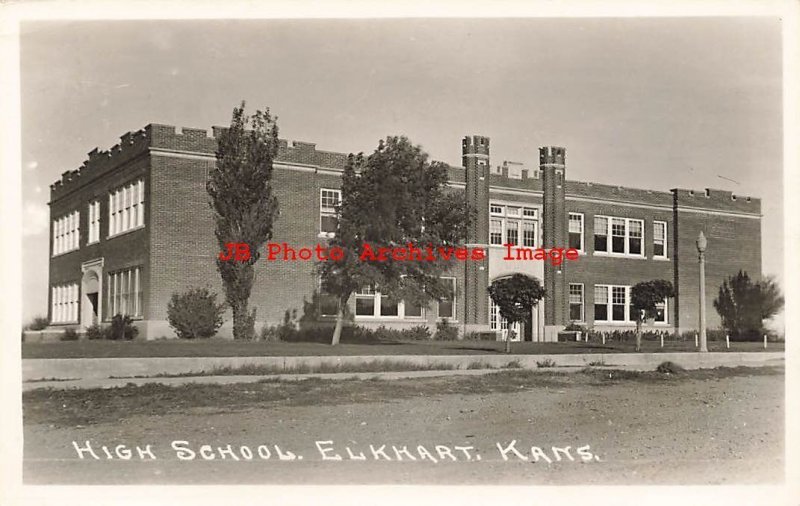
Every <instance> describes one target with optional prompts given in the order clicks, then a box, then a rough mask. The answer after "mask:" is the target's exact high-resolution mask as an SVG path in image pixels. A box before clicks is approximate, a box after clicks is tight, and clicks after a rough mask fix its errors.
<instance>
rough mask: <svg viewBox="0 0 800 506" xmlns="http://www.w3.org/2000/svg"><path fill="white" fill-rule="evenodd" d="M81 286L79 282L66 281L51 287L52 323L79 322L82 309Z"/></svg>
mask: <svg viewBox="0 0 800 506" xmlns="http://www.w3.org/2000/svg"><path fill="white" fill-rule="evenodd" d="M79 300H80V287H79V286H78V283H66V284H60V285H53V286H51V287H50V323H52V324H53V325H64V324H71V323H78V314H79V309H80V301H79Z"/></svg>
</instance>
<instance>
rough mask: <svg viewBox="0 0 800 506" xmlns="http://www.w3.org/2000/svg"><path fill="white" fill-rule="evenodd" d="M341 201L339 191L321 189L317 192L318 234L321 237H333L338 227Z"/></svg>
mask: <svg viewBox="0 0 800 506" xmlns="http://www.w3.org/2000/svg"><path fill="white" fill-rule="evenodd" d="M341 200H342V192H341V190H331V189H328V188H322V189H321V190H320V192H319V232H320V234H321V235H326V236H328V237H333V236H334V235H335V234H336V229H337V228H338V226H339V214H338V213H339V210H338V207H339V204H340V202H341Z"/></svg>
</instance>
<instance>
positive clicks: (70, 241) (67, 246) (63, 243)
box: [53, 211, 81, 256]
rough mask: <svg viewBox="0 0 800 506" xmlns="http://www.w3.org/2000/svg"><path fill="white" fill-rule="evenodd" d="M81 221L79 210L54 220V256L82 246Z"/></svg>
mask: <svg viewBox="0 0 800 506" xmlns="http://www.w3.org/2000/svg"><path fill="white" fill-rule="evenodd" d="M80 221H81V215H80V212H78V211H73V212H71V213H69V214H68V215H66V216H62V217H61V218H58V219H57V220H55V221H53V256H56V255H60V254H62V253H66V252H68V251H72V250H76V249H78V248H80V241H81V231H80Z"/></svg>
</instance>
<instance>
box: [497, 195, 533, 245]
mask: <svg viewBox="0 0 800 506" xmlns="http://www.w3.org/2000/svg"><path fill="white" fill-rule="evenodd" d="M492 221H495V222H497V221H499V222H500V227H501V229H500V233H501V241H500V243H499V244H498V243H496V242H493V241H492V235H491V232H492V230H491V223H492ZM524 223H529V224H531V223H532V224H533V236H534V244H525V226H524ZM511 224H513V225H514V227H513V228H514V229H515V230H516V232H517V243H516V244H515V246H521V247H524V248H537V247H539V243H540V241H539V210H538V209H536V208H534V207H526V206H524V205H523V204H521V203H520V204H512V203H508V204H507V203H502V204H501V203H497V202H492V203H489V245H490V246H494V247H503V246H505V245H506V244H508V232H509V230H511V228H512V227H511Z"/></svg>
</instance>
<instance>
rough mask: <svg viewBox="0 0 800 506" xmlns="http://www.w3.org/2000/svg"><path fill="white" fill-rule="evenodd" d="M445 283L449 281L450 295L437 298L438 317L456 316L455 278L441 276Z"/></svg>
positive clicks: (450, 317) (453, 317) (452, 317)
mask: <svg viewBox="0 0 800 506" xmlns="http://www.w3.org/2000/svg"><path fill="white" fill-rule="evenodd" d="M442 279H443V280H444V281H445V282H446V283H447V282H449V283H450V289H451V292H450V293H451V295H450V296H449V297H443V298H441V299H439V318H449V319H451V320H453V319H455V317H456V278H442Z"/></svg>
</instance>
